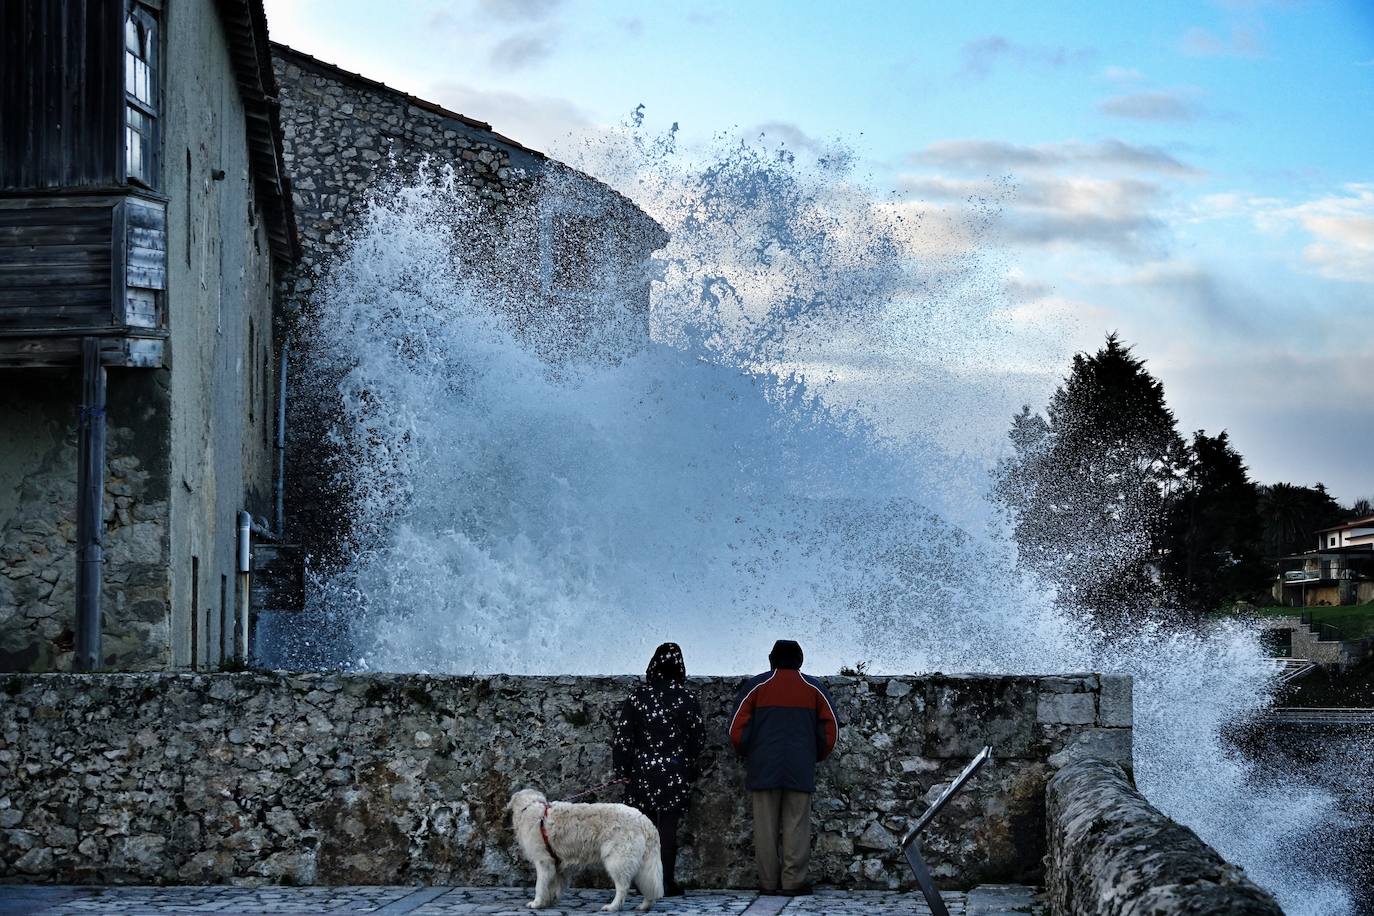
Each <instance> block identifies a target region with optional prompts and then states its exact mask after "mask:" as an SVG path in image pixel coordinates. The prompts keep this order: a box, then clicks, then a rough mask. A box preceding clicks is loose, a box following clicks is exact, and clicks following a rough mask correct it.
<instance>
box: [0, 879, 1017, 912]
mask: <svg viewBox="0 0 1374 916" xmlns="http://www.w3.org/2000/svg"><path fill="white" fill-rule="evenodd" d="M529 899H530V889H528V888H523V887H484V888H467V887H255V888H250V887H222V886H221V887H53V886H34V885H26V886H14V885H10V886H3V885H0V916H18V914H33V916H82V914H89V913H120V914H126V916H138V914H147V916H162V914H170V913H220V914H226V916H231V914H242V916H246V914H283V916H306V914H314V913H372V914H377V916H386V914H400V913H405V914H411V916H450V914H453V916H456V914H477V913H482V914H488V916H523V914H527V913H529V912H530V910H529V909H527V908H526V904H527V903H528V902H529ZM609 899H610V892H609V891H604V890H579V889H574V890H572V891H570V892H569V893H568V894H567V895H565V896H564V898H563V901H562V902H561V904H560V905H559V906H557V907H551V908H549V909H545V910H540V911H539V912H541V913H544V914H548V916H558V914H564V913H596V912H600V908H601V907H602V905H604V904H605V903H606V902H607V901H608V900H609ZM943 899H944V901H945V905H946V906H947V907H948V908H949V912H950V916H1012V914H1022V913H1030V914H1037V916H1042V914H1043V913H1044V908H1043V907H1042V906H1041V904H1040V903H1039V901H1038V899H1037V898H1036V896H1035V891H1034V889H1032V888H1029V887H1019V886H1008V885H998V886H987V887H978V888H974V889H973V890H972V891H970V892H969V893H968V894H964V893H960V892H957V891H946V892H945V893H944V895H943ZM639 900H640V898H639V897H638V896H636V895H631V897H630V899H629V900H628V901H627V905H626V908H625V910H624V912H635V910H634V907H635V906H637V905H638V904H639ZM653 912H654V913H660V914H665V916H672V914H683V916H691V914H699V913H706V914H709V913H718V914H727V913H728V914H742V916H772V914H779V913H783V914H794V913H795V914H812V916H821V914H824V916H898V914H901V916H910V914H917V916H922V914H928V913H929V912H930V909H929V908H928V907H927V906H926V903H925V901H924V900H923V899H922V898H921V896H920V895H919V894H899V893H893V892H888V891H837V890H826V889H822V890H818V891H816V893H815V894H813V895H812V896H809V897H797V898H792V899H788V898H784V897H760V896H758V895H757V894H755V893H754V892H752V891H690V892H689V893H688V894H687V895H686V896H683V897H675V898H672V899H670V900H660V901H659V902H658V903H657V904H656V905H655V906H654V908H653Z"/></svg>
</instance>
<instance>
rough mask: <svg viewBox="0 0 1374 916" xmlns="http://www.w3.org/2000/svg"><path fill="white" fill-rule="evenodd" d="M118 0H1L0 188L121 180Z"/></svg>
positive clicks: (98, 184) (105, 184)
mask: <svg viewBox="0 0 1374 916" xmlns="http://www.w3.org/2000/svg"><path fill="white" fill-rule="evenodd" d="M123 19H124V4H123V2H121V0H4V2H3V3H0V115H2V116H0V191H14V190H40V189H46V188H92V187H109V186H111V185H114V184H116V183H117V182H118V181H120V179H121V178H122V163H123V152H124V145H123V141H122V137H121V130H122V124H123V116H124V114H123V113H124V96H123V93H124V89H123V55H124V42H123V39H122V34H123V33H122V24H123Z"/></svg>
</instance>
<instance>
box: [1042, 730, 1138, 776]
mask: <svg viewBox="0 0 1374 916" xmlns="http://www.w3.org/2000/svg"><path fill="white" fill-rule="evenodd" d="M1090 757H1091V758H1097V759H1100V760H1110V761H1112V762H1114V763H1118V764H1120V765H1121V766H1123V767H1125V768H1126V769H1127V770H1130V769H1131V768H1132V762H1131V730H1130V729H1129V728H1086V729H1083V730H1082V731H1080V732H1077V733H1076V734H1074V736H1073V737H1072V738H1071V739H1070V740H1069V743H1068V745H1067V746H1065V747H1064V749H1063V750H1061V751H1059V752H1058V753H1055V754H1051V755H1050V758H1049V764H1050V766H1052V767H1055V768H1059V767H1063V766H1065V765H1066V764H1069V763H1072V762H1073V761H1075V760H1084V759H1087V758H1090Z"/></svg>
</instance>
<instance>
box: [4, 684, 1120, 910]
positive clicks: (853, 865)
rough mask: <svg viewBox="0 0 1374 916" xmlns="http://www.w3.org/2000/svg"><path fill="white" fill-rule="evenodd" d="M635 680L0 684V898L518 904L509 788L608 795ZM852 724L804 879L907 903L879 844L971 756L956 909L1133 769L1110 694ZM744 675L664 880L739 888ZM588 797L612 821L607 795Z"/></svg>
mask: <svg viewBox="0 0 1374 916" xmlns="http://www.w3.org/2000/svg"><path fill="white" fill-rule="evenodd" d="M636 680H637V679H635V678H630V677H507V676H491V677H457V676H427V675H414V674H406V675H390V674H321V673H313V674H286V673H280V672H246V673H235V674H230V673H225V674H108V675H69V674H43V675H24V674H19V675H6V676H0V881H29V882H32V881H47V882H60V883H154V884H157V883H219V882H230V881H233V882H239V883H253V882H262V883H271V882H286V883H317V884H406V883H415V884H428V883H444V884H473V885H486V884H518V883H524V882H527V881H528V880H529V872H528V869H527V867H526V866H525V864H524V863H523V862H522V861H521V860H520V858H519V856H518V855H517V853H516V849H515V846H514V843H513V837H512V835H511V833H510V830H509V828H508V827H507V826H506V825H505V823H504V812H503V808H504V805H505V803H506V800H507V798H508V796H509V794H510V792H511V791H512V790H514V789H517V788H521V787H524V786H535V787H538V788H541V789H543V790H544V791H546V792H547V793H548V794H549V796H550V797H553V798H557V797H561V796H563V795H566V794H570V793H573V792H577V791H580V790H582V789H584V788H586V787H588V786H593V785H596V784H599V783H602V782H605V781H607V780H608V779H610V775H609V767H610V754H609V749H608V740H609V733H610V722H611V718H612V716H613V714H614V711H615V708H616V706H617V705H618V704H619V703H620V702H621V700H622V699H623V698H624V697H625V696H626V695H627V693H628V692H629V690H630V688H631V686H632V685H633V684H634V683H635V682H636ZM826 680H827V683H828V684H829V686H830V688H831V690H832V692H833V694H834V697H835V700H836V704H837V706H838V709H837V714H838V715H839V716H840V717H841V720H842V721H843V722H844V723H845V727H844V728H843V729H842V730H841V735H840V742H839V746H838V748H837V750H836V753H835V755H834V756H833V757H832V758H831V760H830V761H827V762H826V763H825V764H823V765H822V766H821V768H820V780H819V786H818V794H817V795H816V799H815V805H814V812H815V813H814V823H815V832H816V836H815V852H814V856H813V865H812V877H813V878H814V880H816V881H817V882H818V883H829V884H835V885H839V886H844V887H878V888H884V887H898V886H900V887H910V886H911V881H910V873H909V871H908V870H907V868H906V865H905V862H904V861H903V860H902V858H901V855H900V852H899V851H898V848H897V842H898V839H899V838H900V836H901V835H902V833H903V832H904V831H905V829H906V827H907V826H908V825H909V823H910V822H911V821H912V820H913V819H914V818H915V817H916V816H917V815H919V814H920V812H921V811H922V810H924V808H925V807H926V804H927V800H929V799H933V798H934V797H935V795H937V794H938V793H939V791H940V789H941V788H942V787H943V785H944V784H946V783H948V781H949V780H950V779H952V778H953V776H954V775H955V774H957V773H958V772H959V770H960V769H962V767H963V766H964V764H965V763H966V762H967V761H968V760H969V759H970V758H971V757H972V756H973V755H974V754H975V753H976V752H977V751H978V750H979V748H980V747H982V745H984V744H990V745H991V746H992V748H993V753H994V759H993V761H992V763H991V764H989V765H988V766H987V767H985V768H984V770H983V772H982V773H980V774H979V775H978V776H977V777H976V779H975V780H974V781H973V782H972V783H971V785H970V787H969V788H968V789H967V790H965V792H964V793H963V794H961V795H960V796H959V797H958V798H957V799H956V800H955V801H954V802H953V803H952V804H951V805H950V806H949V807H948V808H947V809H946V811H945V812H944V813H943V814H942V815H941V816H940V817H939V818H938V819H937V820H936V822H935V824H934V827H933V828H932V830H931V831H930V832H929V833H928V834H927V838H926V841H925V852H926V857H927V860H928V861H929V862H930V863H931V865H932V867H933V870H934V872H935V875H936V877H937V879H938V880H939V881H940V882H941V883H942V884H944V885H946V886H949V887H966V886H971V885H973V884H980V883H990V882H992V883H995V882H1029V883H1039V882H1040V880H1041V879H1042V868H1043V857H1044V854H1045V837H1046V824H1045V787H1046V784H1047V782H1048V781H1049V779H1050V777H1051V776H1052V775H1053V774H1054V773H1055V772H1056V770H1058V769H1059V768H1060V767H1062V766H1063V765H1064V764H1066V763H1068V762H1070V761H1072V760H1075V759H1079V758H1082V757H1085V756H1104V755H1105V756H1106V757H1108V758H1110V759H1113V760H1116V761H1119V762H1120V763H1121V764H1122V765H1124V766H1127V767H1129V765H1130V759H1131V757H1130V753H1131V728H1130V722H1131V689H1130V680H1129V678H1126V677H1119V676H1102V675H1097V674H1074V675H1060V676H1007V677H997V676H983V675H970V676H948V675H939V674H936V675H930V676H920V677H857V678H851V677H831V678H827V679H826ZM742 681H743V678H694V679H692V682H691V686H692V689H693V690H695V691H696V692H697V695H698V696H699V697H700V700H701V703H702V708H703V712H704V713H705V716H706V721H707V730H708V744H707V751H706V756H705V760H704V761H703V774H704V775H703V777H702V779H701V780H700V782H698V784H697V786H696V791H695V795H694V800H693V806H692V809H691V812H690V815H689V817H688V820H687V823H686V827H685V830H684V837H683V840H684V848H683V852H682V859H681V861H682V867H681V869H680V875H681V876H682V877H683V878H684V879H685V880H687V881H688V882H690V883H693V884H696V885H698V886H704V887H722V886H735V887H751V886H753V884H754V882H755V877H754V873H753V856H752V850H751V845H750V839H749V836H750V834H749V830H750V821H749V817H748V807H747V801H746V796H745V793H744V791H743V788H742V787H743V771H742V768H741V766H740V763H739V762H738V761H737V759H736V758H735V755H734V753H733V752H732V751H730V750H729V748H728V747H727V741H726V734H725V732H726V719H727V716H728V714H729V709H730V703H731V700H732V698H733V696H734V693H735V690H736V688H737V686H738V685H739V684H740V683H741V682H742ZM600 800H619V794H618V790H615V789H612V790H609V791H608V792H607V793H606V794H605V795H604V796H603V797H602V798H601V799H600Z"/></svg>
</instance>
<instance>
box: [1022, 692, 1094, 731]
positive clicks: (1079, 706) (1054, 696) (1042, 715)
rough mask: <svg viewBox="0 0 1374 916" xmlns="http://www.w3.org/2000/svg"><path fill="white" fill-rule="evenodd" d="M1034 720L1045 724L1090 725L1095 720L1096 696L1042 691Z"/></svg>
mask: <svg viewBox="0 0 1374 916" xmlns="http://www.w3.org/2000/svg"><path fill="white" fill-rule="evenodd" d="M1035 718H1036V721H1038V722H1042V723H1044V724H1046V725H1092V724H1093V723H1094V722H1096V721H1097V696H1096V694H1092V693H1042V694H1040V698H1039V701H1038V702H1037V704H1036V713H1035Z"/></svg>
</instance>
